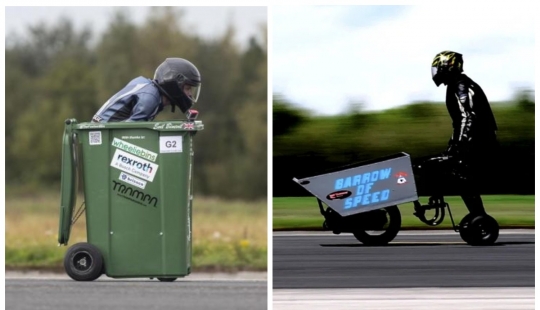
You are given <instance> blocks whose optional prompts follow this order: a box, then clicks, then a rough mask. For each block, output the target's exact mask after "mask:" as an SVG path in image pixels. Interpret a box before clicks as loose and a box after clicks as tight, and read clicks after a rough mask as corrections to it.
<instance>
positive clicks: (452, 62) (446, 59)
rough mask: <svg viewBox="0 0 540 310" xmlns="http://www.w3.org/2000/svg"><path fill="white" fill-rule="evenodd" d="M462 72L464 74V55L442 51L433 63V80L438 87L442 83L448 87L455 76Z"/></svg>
mask: <svg viewBox="0 0 540 310" xmlns="http://www.w3.org/2000/svg"><path fill="white" fill-rule="evenodd" d="M461 72H463V55H461V54H459V53H456V52H452V51H442V52H440V53H438V54H437V55H435V58H434V59H433V62H432V63H431V78H433V82H435V85H437V87H439V85H441V84H442V83H444V84H445V85H447V84H448V81H449V79H450V78H451V77H452V76H453V75H458V74H460V73H461Z"/></svg>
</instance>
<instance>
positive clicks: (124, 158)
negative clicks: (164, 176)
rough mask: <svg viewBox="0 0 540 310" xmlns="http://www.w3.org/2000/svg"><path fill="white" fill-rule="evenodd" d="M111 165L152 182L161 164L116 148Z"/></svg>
mask: <svg viewBox="0 0 540 310" xmlns="http://www.w3.org/2000/svg"><path fill="white" fill-rule="evenodd" d="M111 167H114V168H117V169H120V170H122V171H124V172H127V173H129V174H132V175H135V176H137V177H139V178H142V179H145V180H148V181H150V182H152V181H154V177H155V176H156V172H157V170H158V167H159V166H158V165H156V164H154V163H151V162H149V161H147V160H144V159H142V158H140V157H137V156H134V155H131V154H129V153H126V152H124V151H122V150H119V149H116V152H114V156H113V158H112V161H111Z"/></svg>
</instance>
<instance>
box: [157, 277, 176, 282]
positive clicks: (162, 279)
mask: <svg viewBox="0 0 540 310" xmlns="http://www.w3.org/2000/svg"><path fill="white" fill-rule="evenodd" d="M176 279H177V278H158V280H159V281H161V282H174V281H176Z"/></svg>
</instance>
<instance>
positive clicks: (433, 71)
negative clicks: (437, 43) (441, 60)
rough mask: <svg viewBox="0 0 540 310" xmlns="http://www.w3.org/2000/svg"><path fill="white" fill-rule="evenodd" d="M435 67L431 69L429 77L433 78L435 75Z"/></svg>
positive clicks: (436, 70)
mask: <svg viewBox="0 0 540 310" xmlns="http://www.w3.org/2000/svg"><path fill="white" fill-rule="evenodd" d="M437 72H438V69H437V67H431V77H432V78H434V77H435V76H436V75H437Z"/></svg>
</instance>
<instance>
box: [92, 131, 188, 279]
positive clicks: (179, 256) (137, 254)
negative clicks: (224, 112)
mask: <svg viewBox="0 0 540 310" xmlns="http://www.w3.org/2000/svg"><path fill="white" fill-rule="evenodd" d="M141 124H142V125H143V126H141V128H135V127H133V124H130V127H129V128H126V127H121V126H120V127H119V126H118V125H117V124H114V126H110V127H105V128H103V129H102V130H99V132H101V134H100V139H101V144H98V143H97V138H96V136H94V138H92V135H91V132H97V131H96V130H95V129H92V130H90V129H89V130H88V131H83V132H82V136H86V137H87V138H86V141H83V148H84V151H83V153H84V155H85V157H84V158H85V161H84V162H85V165H84V166H85V167H84V169H85V182H84V183H85V196H86V202H87V225H88V227H87V231H88V241H89V242H90V243H92V244H95V245H96V246H98V247H99V248H100V250H102V252H104V253H103V254H104V258H105V264H106V273H107V275H109V276H111V277H141V276H144V277H145V276H151V277H157V276H184V275H187V274H189V272H190V265H191V226H192V224H191V216H190V215H191V214H190V212H191V210H190V204H189V202H190V200H189V198H190V195H191V194H190V186H189V185H190V180H191V146H192V134H191V133H190V132H189V131H185V130H181V126H180V127H179V128H178V129H177V130H176V131H174V130H171V129H170V128H169V129H168V130H155V129H154V128H153V127H150V126H148V124H147V123H141ZM169 124H170V123H169ZM158 127H159V126H158ZM158 129H159V128H158ZM92 139H96V140H94V141H95V142H93V143H92Z"/></svg>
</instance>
